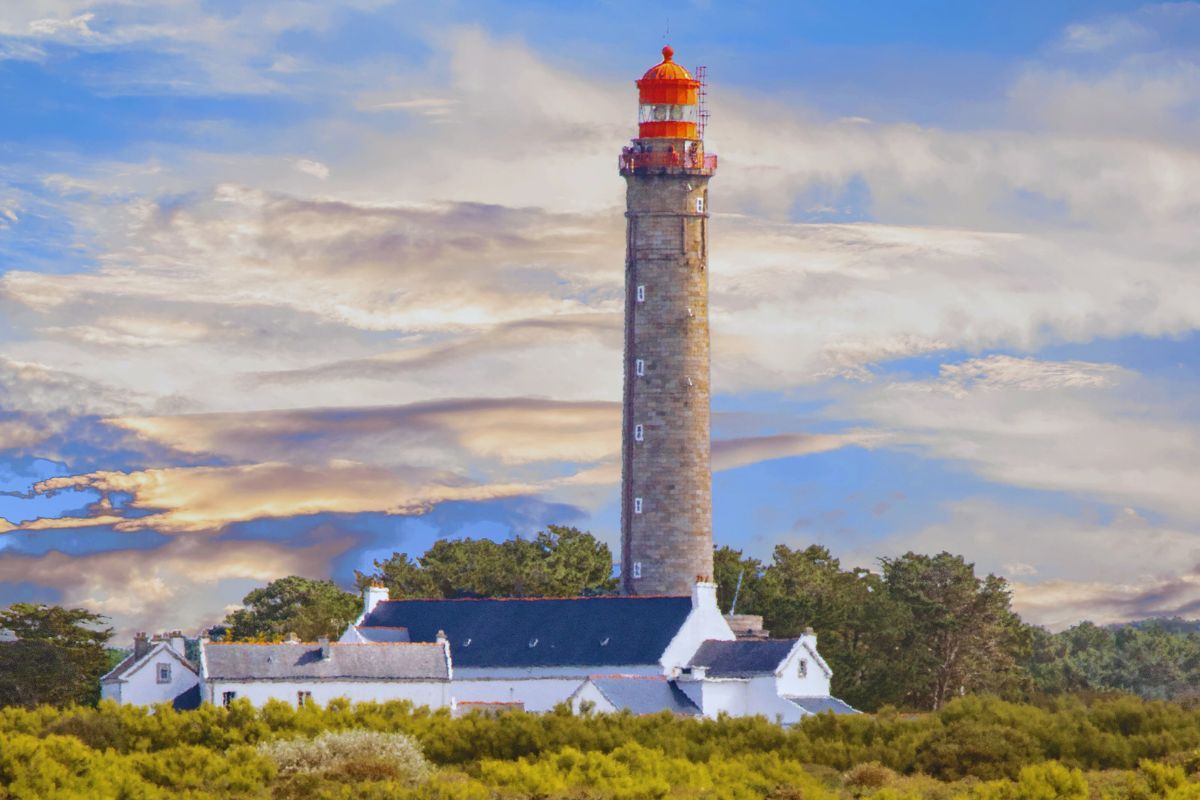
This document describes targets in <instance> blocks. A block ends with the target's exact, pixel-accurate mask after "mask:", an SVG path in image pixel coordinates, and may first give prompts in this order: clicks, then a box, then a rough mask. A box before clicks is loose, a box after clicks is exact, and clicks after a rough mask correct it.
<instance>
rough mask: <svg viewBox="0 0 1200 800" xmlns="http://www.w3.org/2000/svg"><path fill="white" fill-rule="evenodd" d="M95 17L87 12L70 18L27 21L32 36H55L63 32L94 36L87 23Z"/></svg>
mask: <svg viewBox="0 0 1200 800" xmlns="http://www.w3.org/2000/svg"><path fill="white" fill-rule="evenodd" d="M95 18H96V15H95V14H91V13H88V14H80V15H78V16H75V17H71V18H70V19H50V18H46V19H35V20H32V21H31V22H30V23H29V32H30V33H31V34H33V35H34V36H46V37H55V36H58V35H60V34H63V33H73V34H78V35H79V36H95V35H96V34H95V31H93V30H92V29H91V28H90V27H88V23H89V22H91V21H92V20H93V19H95Z"/></svg>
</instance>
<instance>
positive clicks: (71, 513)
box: [0, 0, 1200, 636]
mask: <svg viewBox="0 0 1200 800" xmlns="http://www.w3.org/2000/svg"><path fill="white" fill-rule="evenodd" d="M667 42H669V43H670V44H671V45H672V46H673V47H674V49H675V51H676V60H677V61H679V62H681V63H683V64H684V65H685V66H689V67H690V66H695V65H699V64H706V65H707V66H708V76H709V84H710V86H709V102H710V109H711V112H712V118H711V123H710V125H709V129H708V136H707V140H708V141H707V144H708V149H709V151H710V152H716V153H718V154H719V156H720V159H721V161H720V168H719V170H718V172H717V175H716V177H715V178H714V179H713V182H712V185H711V190H710V200H709V206H710V208H709V210H710V211H711V212H712V219H711V223H710V224H711V229H710V234H711V251H710V259H711V261H710V282H711V283H710V290H711V325H712V339H713V345H712V350H713V367H712V369H713V392H714V394H713V411H714V414H713V437H714V445H713V469H714V474H713V494H714V501H713V502H714V538H715V541H716V543H717V544H718V545H729V546H731V547H734V548H737V549H740V550H742V551H743V552H744V553H746V554H747V555H751V556H754V557H758V558H763V559H769V558H770V555H771V552H772V550H773V548H774V547H775V546H777V545H781V544H782V545H787V546H789V547H793V548H797V547H806V546H808V545H810V544H814V543H816V544H820V545H823V546H825V547H828V548H829V549H830V550H831V551H832V552H833V553H834V555H836V556H837V557H839V558H840V559H841V560H842V563H843V564H844V565H847V566H849V565H859V566H865V567H872V566H877V565H878V559H880V558H886V557H893V556H896V555H899V554H902V553H904V552H906V551H909V550H913V551H916V552H925V553H934V552H940V551H942V550H948V551H950V552H953V553H958V554H961V555H963V556H964V557H965V558H966V559H967V560H968V561H971V562H972V563H974V564H975V565H976V568H977V570H978V571H979V572H980V573H985V572H994V573H996V574H1000V575H1004V576H1005V577H1007V578H1008V579H1009V580H1010V581H1011V583H1012V586H1013V591H1014V606H1015V608H1016V609H1017V610H1018V611H1019V612H1020V613H1021V614H1022V615H1023V616H1024V617H1025V619H1027V620H1029V621H1031V622H1035V623H1038V624H1043V625H1046V626H1049V627H1051V628H1053V629H1061V628H1063V627H1065V626H1068V625H1071V624H1074V623H1076V622H1078V621H1079V620H1082V619H1091V620H1094V621H1096V622H1101V623H1108V622H1117V621H1122V620H1130V619H1138V618H1143V617H1147V616H1155V615H1175V614H1178V615H1182V616H1188V617H1198V616H1200V492H1198V491H1197V485H1198V484H1197V473H1198V472H1200V404H1198V403H1197V402H1196V397H1197V389H1198V388H1200V332H1198V330H1200V265H1198V264H1197V257H1198V254H1200V227H1198V226H1197V225H1196V220H1197V219H1198V216H1200V145H1198V144H1197V142H1200V135H1198V134H1200V3H1194V2H1180V3H1161V4H1142V3H1137V2H1107V1H1106V0H1087V2H1083V1H1082V0H1060V2H1055V3H1045V2H1032V1H1030V0H1006V2H1003V3H1001V2H978V3H961V2H950V1H949V0H947V1H945V2H932V1H931V0H924V1H922V0H897V2H887V3H884V2H870V3H869V2H847V1H846V0H801V1H800V2H765V0H748V1H747V2H739V3H733V2H718V1H717V0H711V1H710V2H700V1H697V2H692V3H686V2H685V3H678V2H674V3H664V2H653V1H651V0H645V1H644V2H638V3H634V2H625V1H624V0H610V1H609V2H597V3H590V4H570V3H563V2H537V1H536V0H530V1H528V2H506V3H503V4H501V3H484V2H469V1H467V0H449V1H448V2H442V3H427V2H396V1H394V0H343V2H330V0H294V1H287V0H280V1H278V2H272V3H262V2H252V1H251V0H162V1H161V2H154V1H152V0H22V2H16V3H3V4H0V98H3V100H2V105H0V604H7V603H11V602H16V601H34V602H46V603H62V604H66V605H70V606H84V607H87V608H90V609H93V610H95V611H98V612H101V613H103V614H105V615H107V616H108V617H109V618H110V619H111V620H112V623H113V625H114V626H115V627H116V628H117V630H118V632H119V635H120V636H128V635H129V634H130V633H131V632H132V631H134V630H143V629H144V630H169V629H175V628H182V629H185V630H188V631H196V630H199V629H200V628H203V627H207V626H208V625H212V624H215V623H216V622H218V621H220V619H221V618H222V617H223V616H224V614H225V613H226V611H227V610H228V609H229V608H231V607H235V606H236V605H237V604H238V602H239V601H240V599H241V598H242V597H243V596H244V595H245V594H246V593H247V592H248V591H249V590H250V589H252V588H254V587H257V586H260V585H262V584H264V583H266V582H267V581H269V580H272V579H274V578H277V577H281V576H284V575H289V574H299V575H305V576H309V577H314V578H325V577H329V578H332V579H333V580H335V581H337V582H338V583H339V584H341V585H343V586H345V587H347V588H351V587H352V585H353V579H354V571H355V570H356V569H358V570H369V569H370V567H371V564H372V562H373V561H374V560H376V559H382V558H387V557H388V556H390V555H391V554H392V553H393V552H405V553H409V554H410V555H413V556H416V555H419V554H420V553H421V552H423V551H424V550H425V549H426V548H427V547H428V546H429V545H430V544H431V543H432V542H433V541H435V540H436V539H438V538H440V537H460V536H473V537H479V536H486V537H491V538H497V539H500V538H504V537H508V536H529V535H532V534H533V533H535V532H536V531H538V530H540V529H542V528H544V526H546V525H548V524H565V525H575V526H578V527H580V528H584V529H587V530H590V531H592V532H593V533H595V534H596V535H597V536H599V537H601V538H602V539H603V540H604V541H606V542H607V543H608V544H609V545H610V546H612V548H613V550H614V554H615V553H616V551H617V544H618V542H619V495H618V482H619V447H620V436H619V425H620V407H619V399H620V396H621V394H620V393H621V385H620V384H621V374H622V372H621V347H622V340H621V338H622V321H621V314H622V308H623V299H622V296H623V280H624V276H623V263H624V252H623V241H624V240H623V236H624V232H623V227H624V218H623V216H622V214H623V203H624V184H623V181H622V179H621V178H620V176H619V175H618V174H617V170H616V156H617V154H618V153H619V151H620V148H621V147H622V146H623V145H624V144H626V143H627V142H628V140H629V139H630V138H631V137H632V136H634V135H635V133H636V114H637V110H636V109H637V98H636V90H635V88H634V85H633V81H634V79H636V78H637V77H639V76H640V75H641V74H642V72H644V71H645V70H646V69H648V68H649V67H651V66H653V65H654V64H655V63H657V61H658V60H659V50H660V49H661V47H662V46H663V45H664V44H665V43H667Z"/></svg>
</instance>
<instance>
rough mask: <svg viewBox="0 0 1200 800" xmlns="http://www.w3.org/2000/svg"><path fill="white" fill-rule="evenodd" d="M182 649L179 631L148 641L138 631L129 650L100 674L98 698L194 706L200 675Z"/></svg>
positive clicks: (125, 701) (146, 703)
mask: <svg viewBox="0 0 1200 800" xmlns="http://www.w3.org/2000/svg"><path fill="white" fill-rule="evenodd" d="M185 653H186V647H185V640H184V638H183V636H182V634H178V635H176V636H173V637H170V638H167V637H164V638H156V639H155V640H153V641H152V640H150V639H149V638H148V637H147V636H146V634H144V633H139V634H138V635H137V636H136V637H135V638H134V641H133V652H132V653H130V654H129V655H128V656H126V657H125V658H124V659H123V660H122V661H121V663H119V664H117V666H115V667H114V668H113V669H112V670H111V671H109V672H108V673H107V674H106V675H104V676H103V677H101V678H100V699H102V700H113V701H115V702H117V703H120V704H122V705H139V706H147V705H155V704H157V703H173V704H174V705H175V706H176V707H177V708H195V707H196V705H198V702H199V694H198V689H197V687H198V686H199V683H200V676H199V674H198V672H197V670H196V667H195V666H194V665H193V664H192V663H191V662H189V661H188V660H187V658H186V657H185Z"/></svg>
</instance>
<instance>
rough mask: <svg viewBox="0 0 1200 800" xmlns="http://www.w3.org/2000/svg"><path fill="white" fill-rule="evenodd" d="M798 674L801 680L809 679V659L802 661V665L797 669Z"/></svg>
mask: <svg viewBox="0 0 1200 800" xmlns="http://www.w3.org/2000/svg"><path fill="white" fill-rule="evenodd" d="M796 674H798V675H799V676H800V677H801V678H807V677H808V659H807V658H802V659H800V663H799V665H797V667H796Z"/></svg>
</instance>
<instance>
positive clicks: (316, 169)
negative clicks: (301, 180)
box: [296, 158, 329, 180]
mask: <svg viewBox="0 0 1200 800" xmlns="http://www.w3.org/2000/svg"><path fill="white" fill-rule="evenodd" d="M296 169H297V170H299V171H300V172H303V173H304V174H305V175H311V176H313V177H314V178H319V179H321V180H325V179H326V178H328V177H329V167H328V166H326V165H325V164H322V163H321V162H320V161H313V160H312V159H308V158H301V159H298V160H297V161H296Z"/></svg>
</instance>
